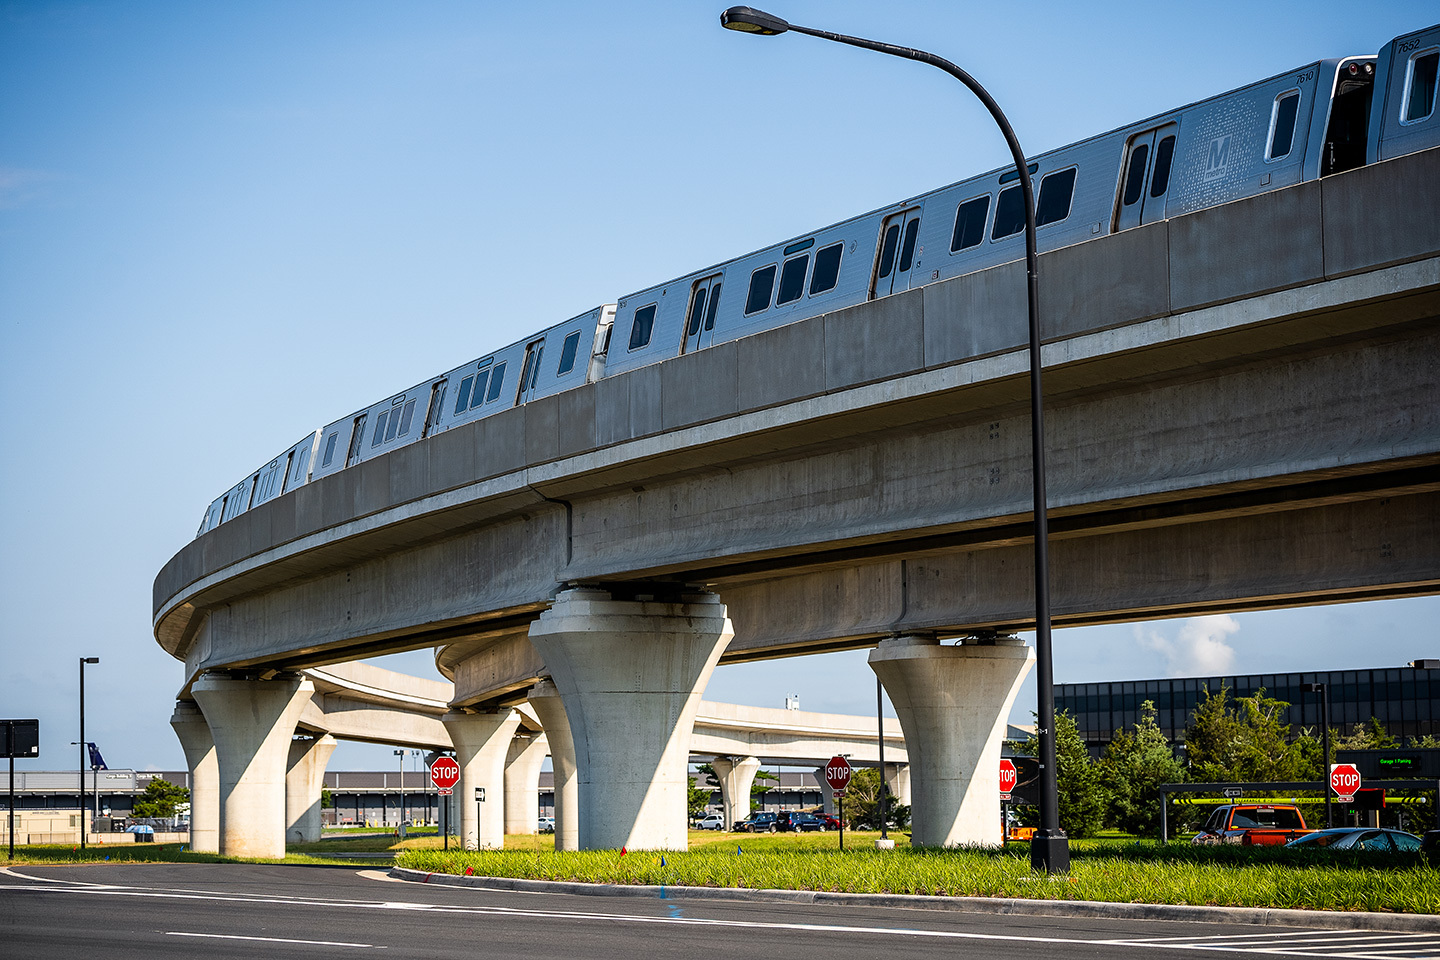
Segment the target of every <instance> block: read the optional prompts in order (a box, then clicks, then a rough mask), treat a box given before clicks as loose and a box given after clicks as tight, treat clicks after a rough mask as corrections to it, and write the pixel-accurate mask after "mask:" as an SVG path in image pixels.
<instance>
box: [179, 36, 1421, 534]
mask: <svg viewBox="0 0 1440 960" xmlns="http://www.w3.org/2000/svg"><path fill="white" fill-rule="evenodd" d="M1437 62H1440V25H1436V26H1433V27H1428V28H1426V29H1424V30H1418V31H1416V32H1414V33H1410V34H1406V35H1404V36H1401V37H1397V38H1395V39H1394V40H1392V41H1391V42H1390V43H1388V44H1386V45H1385V47H1384V48H1383V49H1381V51H1380V52H1379V54H1378V55H1377V56H1361V57H1344V58H1341V59H1335V60H1320V61H1318V62H1316V63H1311V64H1307V65H1306V66H1303V67H1300V68H1298V69H1295V70H1291V71H1289V72H1287V73H1284V74H1281V75H1279V76H1276V77H1271V78H1270V79H1268V80H1262V81H1260V82H1258V83H1253V84H1250V85H1249V86H1246V87H1241V88H1240V89H1238V90H1232V91H1230V92H1229V93H1224V94H1221V95H1219V96H1216V97H1212V98H1211V99H1209V100H1204V101H1201V102H1199V103H1194V104H1191V105H1189V106H1186V107H1181V108H1180V109H1178V110H1173V111H1170V112H1168V113H1163V114H1160V115H1159V116H1155V117H1151V118H1150V119H1148V120H1142V121H1140V122H1138V123H1133V124H1130V125H1129V126H1126V127H1122V128H1120V129H1118V130H1112V131H1110V132H1109V133H1105V134H1101V135H1100V136H1097V137H1092V138H1091V139H1088V140H1084V141H1081V142H1079V143H1075V144H1071V145H1069V146H1066V147H1061V148H1060V149H1058V150H1053V151H1050V152H1049V153H1044V154H1040V155H1039V156H1036V157H1034V158H1033V159H1031V160H1030V161H1029V164H1028V166H1029V171H1030V174H1031V177H1032V179H1033V181H1034V182H1035V183H1036V184H1037V185H1038V187H1037V190H1036V222H1037V225H1038V241H1039V246H1040V250H1041V252H1042V253H1043V252H1044V251H1046V250H1054V249H1057V248H1059V247H1064V246H1069V245H1070V244H1075V243H1081V242H1083V241H1086V240H1090V239H1093V238H1095V237H1099V236H1104V235H1106V234H1110V233H1115V232H1118V231H1120V230H1125V229H1128V228H1130V227H1135V226H1139V225H1141V224H1145V223H1151V222H1154V221H1157V220H1163V219H1166V218H1168V217H1175V216H1179V215H1181V214H1186V213H1191V212H1194V211H1196V210H1200V209H1202V208H1205V207H1212V206H1216V205H1218V204H1222V203H1227V202H1229V201H1232V200H1238V199H1241V198H1243V197H1250V196H1255V195H1257V194H1261V193H1265V192H1267V191H1270V190H1276V189H1279V188H1281V187H1287V186H1290V185H1292V184H1296V183H1300V182H1302V181H1308V180H1315V179H1318V178H1320V177H1325V176H1328V175H1330V174H1334V173H1340V172H1342V171H1344V170H1350V169H1353V168H1355V167H1360V166H1364V165H1365V164H1368V163H1375V162H1378V161H1381V160H1388V159H1391V158H1394V157H1399V156H1403V155H1406V154H1410V153H1415V152H1418V151H1420V150H1424V149H1428V148H1431V147H1435V146H1440V118H1437V116H1436V110H1435V106H1436V73H1437V71H1436V67H1437ZM1018 180H1019V175H1018V173H1017V171H1015V170H1013V169H1001V170H992V171H991V172H989V173H986V174H982V175H981V176H978V177H972V178H970V179H968V180H962V181H960V182H958V183H953V184H950V185H949V186H945V187H941V188H940V189H938V190H933V191H931V192H929V193H926V194H922V195H921V196H918V197H913V198H911V199H908V200H903V201H901V202H899V203H895V204H892V205H891V206H888V207H884V208H882V209H880V210H874V211H871V212H870V213H867V214H863V215H861V216H858V217H855V218H853V219H851V220H846V221H844V222H843V223H837V224H833V225H831V226H828V227H824V228H823V229H820V230H817V231H815V232H814V233H810V234H806V235H804V236H800V237H795V238H793V239H790V240H786V241H784V242H782V243H777V244H775V245H773V246H770V247H766V248H764V249H762V250H757V251H755V252H754V253H750V254H746V255H745V256H742V257H738V258H736V259H734V260H729V261H726V262H724V263H719V264H716V265H714V266H711V267H707V268H705V269H703V270H698V271H696V272H694V273H691V274H688V275H686V276H683V277H678V278H676V279H673V280H670V281H668V282H666V283H663V284H659V285H657V286H654V287H650V288H648V289H645V290H641V291H639V292H637V293H633V294H630V295H629V296H626V297H624V298H623V299H620V300H618V301H617V302H616V303H613V304H605V305H602V306H599V307H597V308H595V309H594V310H591V311H589V312H588V313H585V314H582V315H581V316H578V317H575V318H573V319H571V320H567V321H565V322H564V323H559V324H556V325H555V326H553V327H549V328H547V329H545V330H541V331H539V332H538V333H535V334H533V335H532V336H530V337H527V338H525V339H524V340H521V341H519V342H517V343H513V344H511V345H509V346H508V347H504V348H502V349H500V350H497V351H495V352H494V353H491V354H488V355H486V356H484V357H481V358H480V359H478V360H472V361H470V362H469V363H466V364H464V365H463V366H460V367H457V368H455V369H454V370H450V371H448V372H446V373H443V374H440V375H438V376H435V377H432V378H430V379H429V380H426V381H425V382H423V383H419V384H416V385H415V386H413V387H411V388H410V389H408V390H405V391H403V392H401V393H398V394H395V395H394V396H391V397H387V398H385V399H384V400H381V401H379V402H378V403H375V404H372V405H371V406H369V407H366V408H365V409H363V410H358V411H356V412H355V413H352V414H350V415H349V416H346V417H343V418H341V419H340V420H337V421H335V422H334V423H331V424H329V425H328V426H325V427H322V428H320V429H318V430H316V431H314V432H313V433H311V434H307V435H306V436H305V437H302V438H301V439H300V440H298V441H297V442H296V443H295V444H293V445H292V446H291V447H289V448H288V449H287V450H285V451H284V452H282V453H281V454H280V455H279V456H278V457H276V458H275V459H273V460H271V461H270V462H269V463H267V464H265V465H264V466H263V467H261V468H260V469H259V470H256V471H254V472H253V473H251V474H250V475H249V476H248V477H246V478H245V479H244V480H242V481H241V482H240V483H238V484H236V485H235V487H233V488H232V489H230V490H228V491H226V492H225V493H224V494H223V495H222V496H221V497H219V498H218V499H217V500H216V501H215V502H214V503H212V504H211V505H210V508H209V509H208V510H207V511H206V513H205V518H204V520H203V521H202V522H201V524H200V529H199V531H198V532H197V534H196V535H197V536H199V535H200V534H203V533H205V532H206V531H208V530H213V529H214V528H215V527H216V526H218V525H219V524H221V523H224V522H225V521H226V520H229V519H231V518H232V517H235V516H238V515H239V514H241V513H244V512H245V511H246V510H249V509H251V508H252V507H255V506H257V505H259V504H261V503H264V502H266V501H267V500H271V499H273V498H275V497H278V496H280V495H281V494H283V493H286V492H287V491H290V490H293V489H295V488H296V487H298V486H300V485H302V484H305V483H309V482H310V481H312V480H315V479H318V478H320V477H324V476H327V475H329V474H332V473H335V472H337V471H339V470H343V469H345V468H346V467H349V466H353V465H354V464H357V463H360V462H361V461H364V460H368V459H370V458H372V457H376V456H379V455H381V454H384V453H388V452H389V451H391V450H393V449H395V448H396V447H399V446H402V445H404V444H408V443H413V442H415V441H417V440H421V439H423V438H425V437H427V436H430V435H432V434H435V433H439V432H440V431H442V430H448V429H450V428H451V427H454V426H458V425H460V424H464V423H468V422H470V421H472V420H477V419H480V418H482V417H487V416H490V415H491V414H494V413H496V412H498V411H501V410H505V409H508V408H510V407H513V406H517V405H519V404H522V403H525V402H526V401H528V400H532V399H536V398H538V397H543V396H548V395H550V394H553V393H557V392H559V391H561V390H568V389H571V388H574V387H577V386H580V385H582V384H585V383H590V382H593V381H595V380H597V379H600V378H601V377H605V376H609V375H614V374H617V373H623V372H625V371H627V370H633V369H635V368H637V367H642V366H645V365H647V364H652V363H657V362H659V361H661V360H664V359H666V358H668V357H673V356H676V355H678V354H682V353H687V352H689V351H693V350H700V349H703V348H705V347H707V346H710V345H711V344H715V343H723V342H725V341H728V340H735V339H738V338H740V337H744V336H747V335H749V334H753V333H758V332H760V331H762V330H769V329H771V328H773V327H778V326H781V325H783V324H786V323H792V322H794V321H797V320H802V319H805V318H807V317H813V316H817V315H819V314H822V313H829V312H832V311H835V310H839V309H841V308H843V307H848V306H851V305H854V304H857V303H862V302H864V301H866V300H873V299H876V298H878V297H884V296H888V295H890V294H892V293H898V292H900V291H902V290H908V289H912V288H914V287H918V286H922V285H924V284H927V283H934V282H935V281H937V280H943V279H946V278H949V277H955V276H959V275H961V274H966V273H971V272H973V271H976V270H980V269H983V268H986V267H992V266H995V265H997V264H1001V263H1006V262H1009V261H1013V260H1019V259H1022V258H1023V257H1024V246H1023V243H1024V240H1023V235H1022V234H1023V230H1024V222H1025V216H1024V209H1023V201H1022V199H1021V194H1020V186H1019V183H1018ZM671 291H674V293H675V295H674V296H673V297H672V296H670V293H671ZM617 331H618V332H619V337H618V338H616V337H614V336H612V334H614V333H615V332H617ZM1021 333H1023V331H1016V333H1015V336H1014V337H1013V338H1011V339H1006V338H1003V337H1000V338H998V339H997V337H983V338H977V342H985V343H987V344H988V343H992V341H993V342H994V343H995V344H1000V346H996V347H993V348H987V350H986V352H990V349H1002V348H1003V349H1008V348H1011V347H1013V346H1018V345H1019V343H1020V340H1021V337H1020V334H1021ZM1002 341H1003V342H1002Z"/></svg>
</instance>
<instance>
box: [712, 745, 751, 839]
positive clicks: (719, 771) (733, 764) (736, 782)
mask: <svg viewBox="0 0 1440 960" xmlns="http://www.w3.org/2000/svg"><path fill="white" fill-rule="evenodd" d="M710 766H711V768H713V769H714V771H715V778H716V779H717V780H719V781H720V804H721V806H722V807H723V808H724V810H725V829H726V830H733V829H735V824H737V823H739V822H740V821H741V820H744V819H745V818H746V817H748V816H750V791H751V788H752V787H754V786H755V774H757V773H759V772H760V758H759V757H743V758H742V757H716V758H715V759H714V760H713V761H711V763H710Z"/></svg>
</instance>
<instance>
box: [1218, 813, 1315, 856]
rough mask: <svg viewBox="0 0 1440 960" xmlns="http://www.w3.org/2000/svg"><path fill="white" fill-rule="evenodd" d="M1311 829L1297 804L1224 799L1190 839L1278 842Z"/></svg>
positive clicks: (1253, 843) (1254, 844)
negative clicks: (1231, 801) (1233, 801)
mask: <svg viewBox="0 0 1440 960" xmlns="http://www.w3.org/2000/svg"><path fill="white" fill-rule="evenodd" d="M1314 832H1315V831H1314V830H1311V829H1309V828H1307V827H1306V826H1305V818H1304V817H1302V816H1301V815H1300V808H1299V807H1296V806H1293V805H1291V804H1285V803H1227V804H1225V805H1224V806H1221V807H1216V808H1215V812H1214V813H1212V814H1210V819H1209V820H1206V821H1205V826H1204V827H1202V828H1201V829H1200V832H1199V833H1198V834H1196V835H1195V837H1194V839H1192V840H1191V841H1190V842H1191V843H1199V844H1210V843H1239V844H1244V845H1246V846H1257V847H1260V846H1280V845H1281V844H1284V843H1289V842H1290V841H1291V840H1294V839H1295V838H1296V837H1299V836H1304V835H1305V834H1307V833H1314Z"/></svg>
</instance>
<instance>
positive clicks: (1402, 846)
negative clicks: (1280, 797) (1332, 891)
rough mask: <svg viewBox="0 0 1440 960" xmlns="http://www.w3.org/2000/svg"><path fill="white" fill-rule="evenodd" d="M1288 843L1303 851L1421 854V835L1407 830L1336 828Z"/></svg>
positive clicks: (1288, 845) (1310, 834)
mask: <svg viewBox="0 0 1440 960" xmlns="http://www.w3.org/2000/svg"><path fill="white" fill-rule="evenodd" d="M1285 846H1287V847H1296V848H1298V849H1301V850H1384V851H1387V852H1390V853H1394V852H1396V851H1399V852H1401V853H1418V852H1419V850H1420V838H1419V837H1417V836H1415V834H1413V833H1406V832H1405V831H1404V830H1386V829H1377V828H1375V827H1336V828H1334V829H1331V830H1316V831H1315V832H1314V833H1307V834H1305V836H1303V837H1296V838H1295V839H1294V840H1291V841H1290V842H1289V843H1287V844H1285Z"/></svg>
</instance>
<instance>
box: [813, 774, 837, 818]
mask: <svg viewBox="0 0 1440 960" xmlns="http://www.w3.org/2000/svg"><path fill="white" fill-rule="evenodd" d="M815 782H816V783H818V784H820V809H821V810H822V811H824V812H825V813H828V814H830V816H832V817H833V816H836V810H835V791H834V790H831V789H830V781H829V780H826V779H825V765H824V764H821V765H820V766H818V767H816V768H815Z"/></svg>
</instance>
